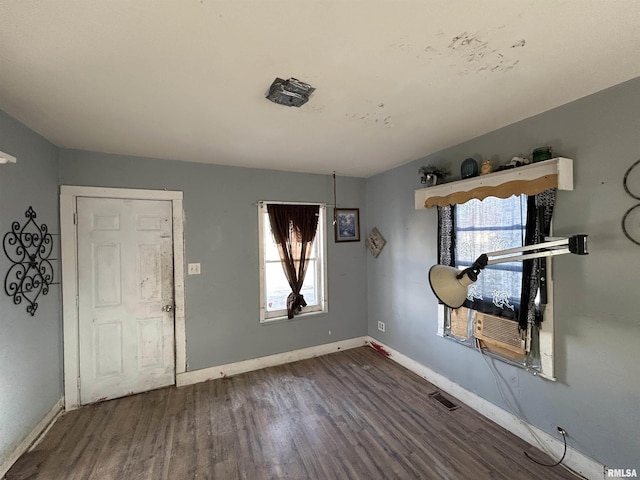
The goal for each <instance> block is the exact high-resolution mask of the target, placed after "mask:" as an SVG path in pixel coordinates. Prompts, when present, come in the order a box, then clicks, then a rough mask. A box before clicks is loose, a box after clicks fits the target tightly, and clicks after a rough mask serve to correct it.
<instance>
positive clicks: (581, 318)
mask: <svg viewBox="0 0 640 480" xmlns="http://www.w3.org/2000/svg"><path fill="white" fill-rule="evenodd" d="M505 108H509V107H508V106H505ZM425 135H428V132H425ZM543 145H551V146H552V147H553V150H554V152H555V153H556V154H557V155H558V156H565V157H569V158H573V159H574V160H575V161H574V181H575V190H574V191H572V192H559V193H558V199H557V206H556V211H555V217H554V226H555V233H556V234H557V235H569V234H572V233H586V234H588V235H589V248H590V255H589V256H588V257H576V256H563V257H557V258H556V259H555V260H554V266H555V275H554V281H555V292H556V300H555V308H556V316H555V347H556V358H555V367H556V374H557V382H555V383H554V382H550V381H547V380H544V379H542V378H539V377H534V376H532V375H531V374H529V373H527V372H525V371H523V370H521V369H518V368H515V367H510V366H508V365H505V364H502V363H501V362H497V364H496V368H497V371H498V375H499V380H500V382H501V384H502V385H503V387H504V390H505V397H506V398H507V401H509V403H510V405H512V406H513V408H514V409H516V410H517V412H518V414H519V415H520V416H521V417H523V418H524V419H525V420H526V421H527V422H529V423H532V424H533V425H536V426H537V427H539V428H541V429H542V430H545V431H547V432H548V433H550V434H552V435H556V436H557V432H555V427H556V426H557V425H560V426H562V427H564V428H565V429H566V430H567V432H568V434H569V444H570V445H571V446H572V447H574V448H576V449H577V450H579V451H581V452H582V453H584V454H586V455H587V456H590V457H592V458H593V459H595V460H597V461H599V462H601V463H604V464H605V465H607V466H609V467H618V468H621V467H629V468H630V467H636V468H637V467H638V458H640V410H639V406H640V314H639V313H638V306H637V303H636V302H637V295H638V291H639V290H638V285H639V283H640V282H639V281H640V273H639V270H638V267H639V265H640V246H638V245H635V244H633V243H632V242H630V241H629V240H627V239H626V237H624V235H623V233H622V230H621V226H620V225H621V219H622V217H623V215H624V213H625V212H626V211H627V209H628V208H630V207H631V206H633V205H635V204H637V203H640V201H637V200H633V199H632V198H631V197H629V196H628V195H627V194H626V193H625V191H624V189H623V187H622V179H623V176H624V174H625V171H626V170H627V168H628V167H629V166H630V165H631V164H633V163H634V162H635V161H636V160H638V159H639V158H640V79H635V80H633V81H630V82H627V83H624V84H621V85H618V86H616V87H613V88H610V89H608V90H605V91H602V92H600V93H597V94H595V95H592V96H590V97H587V98H584V99H581V100H579V101H576V102H573V103H570V104H567V105H565V106H562V107H560V108H557V109H554V110H551V111H549V112H546V113H544V114H541V115H538V116H536V117H532V118H529V119H527V120H524V121H522V122H519V123H516V124H513V125H510V126H507V127H505V128H502V129H500V130H497V131H495V132H492V133H489V134H486V135H483V136H481V137H479V138H476V139H473V140H471V141H468V142H466V143H463V144H461V145H457V146H455V147H452V148H449V149H446V150H444V151H441V152H439V153H437V154H434V155H431V156H429V157H425V158H423V159H419V160H416V161H414V162H412V163H410V164H408V165H404V166H401V167H398V168H395V169H393V170H390V171H388V172H385V173H383V174H380V175H377V176H375V177H372V178H369V179H368V180H367V208H366V210H367V223H368V225H370V226H371V227H374V226H377V227H378V229H379V230H380V232H381V233H382V235H383V236H385V238H386V239H387V241H388V243H387V245H386V247H385V249H384V251H383V252H382V254H381V255H380V257H379V258H378V259H372V258H369V259H368V275H367V278H368V295H367V298H368V312H369V323H368V328H369V334H370V335H372V336H374V337H376V338H378V339H380V340H381V341H383V342H385V343H386V344H388V345H389V346H391V347H393V348H394V349H397V350H399V351H400V352H402V353H403V354H405V355H407V356H409V357H411V358H413V359H414V360H417V361H418V362H420V363H422V364H424V365H426V366H428V367H430V368H431V369H433V370H435V371H437V372H439V373H441V374H443V375H445V376H446V377H448V378H449V379H451V380H452V381H454V382H455V383H457V384H459V385H461V386H463V387H464V388H466V389H468V390H470V391H472V392H474V393H476V394H478V395H479V396H481V397H483V398H485V399H487V400H489V401H490V402H492V403H494V404H496V405H498V406H500V407H502V408H504V409H506V410H509V409H510V408H509V407H508V406H507V405H506V404H505V401H504V400H503V399H502V398H501V396H500V394H499V392H498V390H497V388H496V385H495V383H494V379H493V377H492V373H491V372H490V370H489V367H488V365H487V364H486V363H485V362H483V360H482V358H481V357H480V355H479V354H478V353H477V352H475V351H474V350H472V349H469V348H467V347H464V346H461V345H458V344H456V343H454V342H452V341H450V340H447V339H443V338H441V337H438V336H437V335H436V326H437V320H436V299H435V297H434V296H433V294H432V293H431V290H430V288H429V285H428V280H427V271H428V268H429V266H430V265H432V264H434V263H436V262H437V257H436V236H437V227H436V217H437V215H436V211H435V210H433V209H431V210H415V209H414V203H413V202H414V199H413V198H414V197H413V193H414V190H415V189H418V188H421V185H420V183H419V176H418V173H417V172H418V168H419V167H420V166H422V165H425V164H427V162H429V161H433V160H443V161H449V162H450V165H451V167H452V169H453V170H454V171H455V170H457V169H459V164H460V162H461V161H462V160H464V159H465V158H467V157H469V156H477V157H479V158H482V159H492V160H493V161H495V162H496V164H499V163H506V162H508V161H509V159H510V158H511V157H512V156H513V155H515V154H519V153H525V154H527V153H530V152H531V151H532V150H533V149H534V148H535V147H538V146H543ZM458 171H459V170H458ZM636 178H638V177H636ZM635 191H636V192H639V191H640V185H636V187H635ZM636 227H637V226H636ZM379 320H381V321H384V322H386V333H384V334H383V333H380V332H378V331H377V322H378V321H379Z"/></svg>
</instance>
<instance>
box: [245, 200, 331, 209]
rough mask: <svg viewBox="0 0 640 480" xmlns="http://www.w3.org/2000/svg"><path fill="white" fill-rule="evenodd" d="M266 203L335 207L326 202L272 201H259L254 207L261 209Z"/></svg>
mask: <svg viewBox="0 0 640 480" xmlns="http://www.w3.org/2000/svg"><path fill="white" fill-rule="evenodd" d="M265 203H273V204H276V205H320V206H321V207H335V205H331V204H328V203H324V202H272V201H271V200H258V201H257V202H256V203H254V205H257V206H259V207H261V206H262V205H264V204H265Z"/></svg>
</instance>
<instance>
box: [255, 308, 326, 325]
mask: <svg viewBox="0 0 640 480" xmlns="http://www.w3.org/2000/svg"><path fill="white" fill-rule="evenodd" d="M326 313H327V310H326V309H325V310H314V311H312V312H305V313H301V314H299V315H296V316H294V317H293V318H288V317H287V315H286V313H285V315H283V316H281V317H272V318H260V324H261V325H271V324H274V323H282V322H293V321H295V320H302V319H305V318H309V317H316V316H318V315H324V314H326Z"/></svg>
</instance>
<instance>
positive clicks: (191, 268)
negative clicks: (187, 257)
mask: <svg viewBox="0 0 640 480" xmlns="http://www.w3.org/2000/svg"><path fill="white" fill-rule="evenodd" d="M187 273H188V274H189V275H200V264H199V263H189V264H187Z"/></svg>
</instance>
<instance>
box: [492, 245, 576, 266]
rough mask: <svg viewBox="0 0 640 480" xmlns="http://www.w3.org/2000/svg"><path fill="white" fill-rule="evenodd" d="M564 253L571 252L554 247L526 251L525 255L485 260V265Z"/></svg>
mask: <svg viewBox="0 0 640 480" xmlns="http://www.w3.org/2000/svg"><path fill="white" fill-rule="evenodd" d="M565 253H571V252H570V251H569V249H568V248H556V249H554V250H547V251H545V252H536V253H527V254H526V255H512V256H510V257H503V258H495V259H491V260H489V261H488V262H487V265H496V264H498V263H507V262H521V261H523V260H529V259H531V258H543V257H552V256H554V255H564V254H565Z"/></svg>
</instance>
